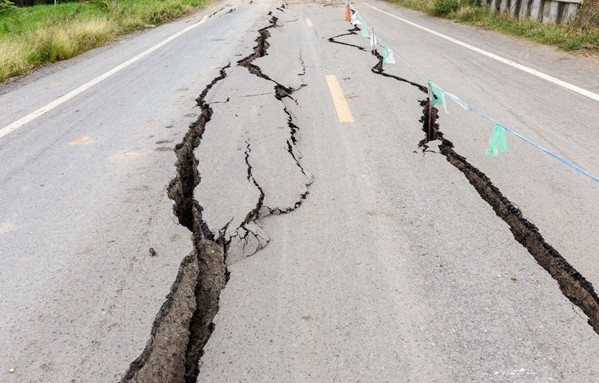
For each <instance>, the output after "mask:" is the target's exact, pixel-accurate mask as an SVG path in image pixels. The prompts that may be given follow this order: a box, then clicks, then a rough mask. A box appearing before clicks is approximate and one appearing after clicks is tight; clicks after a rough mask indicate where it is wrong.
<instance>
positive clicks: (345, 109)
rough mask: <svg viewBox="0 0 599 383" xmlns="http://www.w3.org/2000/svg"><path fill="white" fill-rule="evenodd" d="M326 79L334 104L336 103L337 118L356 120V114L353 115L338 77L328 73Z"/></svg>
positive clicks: (344, 120) (346, 121)
mask: <svg viewBox="0 0 599 383" xmlns="http://www.w3.org/2000/svg"><path fill="white" fill-rule="evenodd" d="M326 80H327V85H328V86H329V92H331V98H332V99H333V104H335V110H336V111H337V118H338V119H339V122H341V123H348V122H354V116H352V114H351V110H349V105H347V101H346V100H345V96H344V95H343V91H342V90H341V86H340V85H339V82H338V81H337V77H335V76H334V75H327V76H326Z"/></svg>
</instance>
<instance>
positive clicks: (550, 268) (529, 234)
mask: <svg viewBox="0 0 599 383" xmlns="http://www.w3.org/2000/svg"><path fill="white" fill-rule="evenodd" d="M355 30H357V28H355V29H354V30H350V31H349V33H345V34H341V35H337V36H334V37H332V38H329V42H332V43H335V44H342V45H347V46H351V47H354V48H357V49H359V50H361V51H365V49H364V48H362V47H360V46H357V45H353V44H348V43H343V42H339V41H335V40H334V39H335V38H337V37H341V36H348V35H352V34H356V33H355ZM352 32H353V33H352ZM372 54H373V55H374V56H376V57H377V59H378V62H377V64H376V65H375V66H374V67H373V68H372V72H373V73H376V74H379V75H381V76H384V77H387V78H392V79H394V80H397V81H400V82H405V83H408V84H410V85H412V86H415V87H417V88H418V89H419V90H421V91H422V92H424V93H427V94H428V88H427V87H426V86H424V85H421V84H417V83H414V82H411V81H408V80H406V79H403V78H401V77H398V76H394V75H391V74H387V73H384V70H383V57H382V56H381V55H380V54H379V53H378V52H377V51H376V50H373V51H372ZM419 104H420V106H421V107H422V117H421V118H420V120H419V122H420V123H421V124H422V131H423V132H424V133H425V137H424V139H422V140H421V141H420V142H419V144H418V146H419V147H421V148H423V150H424V151H426V150H427V149H428V147H429V146H428V144H429V143H430V142H431V141H440V142H441V143H440V145H439V150H440V153H441V154H442V155H444V156H445V157H446V159H447V161H448V162H449V163H450V164H451V165H453V166H454V167H455V168H456V169H458V170H459V171H460V172H462V173H463V174H464V176H465V177H466V179H467V180H468V182H469V183H470V184H471V185H472V186H473V187H474V188H475V189H476V191H477V192H478V194H479V195H480V196H481V198H482V199H483V200H484V201H486V202H487V203H488V204H489V205H490V206H491V207H492V208H493V210H494V211H495V214H497V216H498V217H499V218H501V219H502V220H503V221H504V222H505V223H507V224H508V225H509V227H510V231H511V232H512V234H513V236H514V239H515V240H516V241H517V242H518V243H520V244H521V245H522V246H524V247H525V248H526V249H527V250H528V252H529V253H530V254H531V255H532V256H533V258H534V259H535V260H536V261H537V263H538V264H539V265H540V266H541V267H542V268H543V269H545V271H547V272H548V273H549V275H551V277H552V278H553V279H555V281H556V282H557V283H558V285H559V287H560V290H561V291H562V294H563V295H564V296H565V297H566V298H568V299H569V300H570V302H572V303H573V304H574V305H576V306H578V307H579V308H580V309H581V310H582V311H583V312H584V313H585V314H586V315H587V317H588V323H589V325H590V326H591V327H592V328H593V330H594V331H595V332H596V333H597V334H599V297H598V296H597V293H596V292H595V290H594V288H593V285H592V284H591V283H590V282H589V281H587V280H586V279H585V278H584V276H582V274H580V273H579V272H578V271H577V270H576V269H575V268H574V267H573V266H572V265H571V264H570V263H569V262H568V261H567V260H566V259H565V258H564V257H563V256H562V255H561V254H560V253H559V252H558V251H557V250H556V249H554V248H553V247H552V246H551V245H549V244H548V243H547V242H546V241H545V239H544V238H543V236H542V235H541V233H540V232H539V229H538V228H537V227H536V226H535V225H534V224H533V223H532V222H530V221H528V220H527V219H526V218H524V217H523V215H522V212H521V211H520V209H519V208H517V207H516V206H515V205H514V204H513V203H512V202H511V201H509V200H508V199H507V198H506V197H505V196H504V195H503V194H502V193H501V191H500V190H499V189H498V188H497V187H496V186H495V185H493V183H492V182H491V180H490V179H489V177H487V176H486V175H485V174H484V173H483V172H482V171H480V170H479V169H477V168H476V167H474V166H473V165H472V164H470V163H469V162H468V161H467V160H466V158H465V157H463V156H461V155H459V154H458V153H456V151H455V150H454V145H453V143H452V142H451V141H449V140H447V139H446V138H445V137H444V136H443V132H441V130H440V125H439V123H438V118H439V114H438V110H437V108H435V107H434V106H433V105H432V102H431V100H430V95H429V96H428V97H427V98H426V99H423V100H420V101H419Z"/></svg>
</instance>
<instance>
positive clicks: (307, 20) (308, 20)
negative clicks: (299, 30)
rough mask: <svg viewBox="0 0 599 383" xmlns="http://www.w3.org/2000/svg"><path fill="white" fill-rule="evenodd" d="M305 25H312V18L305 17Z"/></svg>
mask: <svg viewBox="0 0 599 383" xmlns="http://www.w3.org/2000/svg"><path fill="white" fill-rule="evenodd" d="M306 25H307V26H308V27H309V28H310V27H313V26H314V24H312V20H310V19H309V18H307V17H306Z"/></svg>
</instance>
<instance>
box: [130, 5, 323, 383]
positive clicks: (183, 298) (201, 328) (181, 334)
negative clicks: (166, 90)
mask: <svg viewBox="0 0 599 383" xmlns="http://www.w3.org/2000/svg"><path fill="white" fill-rule="evenodd" d="M276 22H277V18H276V17H274V16H273V17H272V18H271V20H270V25H269V26H267V27H265V28H262V29H260V30H258V38H257V39H256V41H257V45H256V47H255V48H254V53H252V54H250V55H249V56H247V57H246V58H244V59H242V60H240V62H239V63H238V65H240V66H245V67H246V68H248V70H249V71H250V73H253V74H255V75H257V76H259V77H261V78H263V79H265V80H267V81H272V82H273V83H274V84H275V85H274V87H273V97H274V98H275V99H276V100H278V101H280V102H281V103H282V104H283V106H284V111H285V113H286V114H287V116H288V121H287V124H288V126H289V139H288V141H287V145H288V147H287V148H285V149H286V150H287V151H288V152H289V154H290V155H291V157H292V158H293V160H294V161H295V163H296V165H297V166H298V167H299V169H300V170H301V172H302V173H303V174H304V175H306V176H307V175H308V173H307V172H306V171H305V169H304V168H303V166H302V165H301V163H300V161H299V159H298V156H297V155H296V154H295V152H294V147H295V145H296V143H297V140H298V139H297V133H298V131H299V127H298V126H297V125H296V124H295V123H294V122H293V117H292V115H291V113H290V112H289V111H288V109H287V108H286V106H285V100H286V99H290V100H293V99H292V98H291V94H292V93H293V92H294V91H296V90H297V89H292V88H291V87H286V86H284V85H281V84H279V83H277V82H276V81H274V80H272V79H270V77H269V76H267V75H266V74H264V73H262V70H261V69H260V67H258V66H256V65H254V64H252V61H253V60H255V59H256V58H258V57H262V56H265V55H266V54H267V49H268V47H269V46H270V44H269V43H268V41H267V39H268V37H269V36H270V34H269V32H268V29H269V28H274V27H276V26H277V25H276ZM229 67H230V64H228V65H226V66H225V67H223V68H222V69H221V70H220V71H219V75H218V76H216V77H215V78H214V79H213V80H212V81H211V82H210V83H209V84H208V85H207V86H206V87H205V88H204V90H202V92H201V93H200V95H199V97H198V98H197V99H196V102H197V105H198V106H199V107H200V110H201V114H200V116H199V117H198V119H197V120H196V121H195V122H193V123H192V124H191V125H190V126H189V128H188V131H187V133H186V134H185V137H184V138H183V140H182V142H181V143H180V144H178V145H177V146H176V147H175V153H176V156H177V162H176V176H175V178H174V179H173V180H172V181H171V183H170V184H169V187H168V196H169V197H170V198H171V199H172V200H173V201H174V205H173V212H174V214H175V216H176V217H177V219H178V220H179V223H180V224H181V225H183V226H185V227H186V228H188V229H189V230H190V232H191V234H192V236H191V237H192V242H193V251H192V253H190V254H189V255H187V256H186V257H185V258H184V259H183V261H182V262H181V265H180V266H179V271H178V273H177V277H176V279H175V282H174V283H173V285H172V286H171V290H170V293H169V294H168V296H167V297H166V300H165V302H164V303H163V304H162V306H161V308H160V310H159V312H158V314H157V315H156V318H155V320H154V323H153V325H152V329H151V332H150V338H149V340H148V342H147V343H146V347H145V349H144V350H143V352H142V353H141V355H140V356H139V357H138V358H137V359H135V360H134V361H133V362H132V363H131V365H130V366H129V369H128V370H127V371H126V372H125V374H124V375H123V377H122V379H121V382H123V383H125V382H157V381H158V382H183V381H184V382H186V383H192V382H193V383H195V382H196V381H197V378H198V374H199V361H200V358H201V356H202V354H203V349H204V346H205V345H206V343H207V341H208V339H209V337H210V335H211V334H212V331H213V330H214V323H213V319H214V317H215V315H216V313H217V312H218V309H219V297H220V293H221V290H222V289H223V288H224V287H225V285H226V283H227V281H228V279H229V272H228V270H227V267H226V259H227V254H228V251H229V247H230V245H231V238H232V237H230V238H228V239H227V238H226V237H225V235H226V232H227V228H228V226H229V224H230V223H231V222H229V223H228V224H227V225H225V227H223V228H222V229H221V230H219V232H218V233H217V234H215V233H213V232H212V231H210V229H209V228H208V225H207V224H206V222H205V221H204V219H203V217H202V211H203V208H202V206H201V205H200V203H199V202H198V201H197V200H195V199H194V190H195V188H196V187H197V186H198V185H199V184H200V182H201V174H200V172H199V170H198V160H197V158H196V156H195V153H194V151H195V150H196V149H197V148H198V147H199V146H200V144H201V142H202V136H203V134H204V131H205V129H206V125H207V124H208V122H209V121H210V120H211V118H212V114H213V110H212V108H211V107H210V104H208V103H207V102H206V96H207V94H208V92H209V91H210V89H212V87H213V86H214V85H216V84H217V83H218V82H220V81H223V80H224V79H225V78H226V77H227V71H226V70H227V69H228V68H229ZM304 85H305V84H302V86H301V87H300V89H301V88H302V87H303V86H304ZM293 101H294V102H296V101H295V100H293ZM296 103H297V102H296ZM246 144H247V149H246V152H245V162H246V165H247V166H248V176H247V179H248V181H249V182H252V184H253V185H254V186H255V187H256V188H257V189H258V190H259V192H260V197H259V198H258V201H257V203H256V206H255V207H254V208H253V209H252V210H251V211H249V212H248V213H247V215H246V216H245V218H244V220H243V221H242V222H241V224H240V225H239V227H238V228H237V229H236V233H237V234H236V235H238V236H239V237H240V239H241V240H242V241H243V240H245V241H246V242H247V237H248V236H249V235H253V236H255V237H256V238H258V240H260V239H264V238H261V234H260V233H255V232H254V231H252V229H250V228H248V225H249V224H250V223H253V222H254V221H256V220H258V219H259V218H263V217H264V216H266V215H269V214H284V213H289V212H291V211H293V210H295V209H297V208H299V206H300V205H301V203H302V202H303V200H305V199H306V198H307V196H308V191H307V190H306V191H305V192H303V193H301V195H300V197H299V200H298V201H297V202H296V203H295V204H294V205H293V206H290V207H286V208H269V207H265V206H263V201H264V198H265V193H264V190H263V189H262V187H261V186H260V184H258V182H257V181H256V180H255V178H254V176H253V170H252V169H253V168H252V166H251V162H250V153H251V145H250V141H249V140H248V141H247V142H246ZM312 182H313V178H312V177H311V176H309V181H308V182H307V183H306V189H307V188H308V187H309V186H310V185H311V184H312ZM240 231H242V233H240ZM244 237H245V238H244ZM269 241H270V238H268V239H267V240H266V241H265V243H264V244H263V245H262V246H261V247H259V248H258V249H257V250H256V251H258V250H260V249H262V248H263V247H264V246H266V244H268V242H269Z"/></svg>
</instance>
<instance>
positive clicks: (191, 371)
mask: <svg viewBox="0 0 599 383" xmlns="http://www.w3.org/2000/svg"><path fill="white" fill-rule="evenodd" d="M229 66H230V64H228V65H227V66H225V67H224V68H222V69H221V70H220V72H219V75H218V76H217V77H215V78H214V79H213V80H212V81H211V82H210V84H208V85H207V86H206V88H204V90H203V91H202V93H201V94H200V96H199V97H198V98H197V100H196V101H197V104H198V106H199V107H200V109H201V114H200V116H199V117H198V119H197V120H196V121H195V122H193V123H192V124H191V125H190V126H189V129H188V131H187V133H186V134H185V137H184V138H183V141H182V142H181V143H180V144H178V145H177V146H176V147H175V153H176V156H177V163H176V169H177V172H176V176H175V178H174V179H173V180H172V181H171V183H170V184H169V187H168V196H169V197H170V198H171V199H172V200H173V201H174V206H173V212H174V213H175V215H176V216H177V218H178V220H179V223H180V224H181V225H183V226H185V227H186V228H188V229H189V230H190V231H191V233H192V241H193V251H192V253H191V254H189V255H188V256H186V257H185V258H184V260H183V262H182V263H181V265H180V267H179V272H178V274H177V278H176V280H175V282H174V283H173V285H172V287H171V292H170V293H169V295H168V296H167V298H166V301H165V303H164V304H163V305H162V307H161V308H160V311H159V312H158V315H157V316H156V318H155V320H154V323H153V325H152V330H151V335H150V339H149V340H148V342H147V344H146V347H145V349H144V351H143V352H142V354H141V355H140V356H139V357H138V358H137V359H136V360H135V361H133V362H132V363H131V365H130V367H129V370H128V371H127V372H126V373H125V375H124V376H123V378H122V380H121V381H122V382H156V381H159V382H181V381H185V382H188V383H189V382H194V383H195V382H196V380H197V375H198V372H199V371H198V368H199V359H200V357H201V354H202V349H203V347H204V345H205V344H206V342H207V341H208V338H209V337H210V334H211V333H212V331H213V329H214V325H213V323H212V320H213V319H214V316H215V315H216V313H217V312H218V299H219V296H220V291H221V290H222V288H223V287H224V285H225V283H226V280H227V276H228V272H227V269H226V266H225V262H224V259H225V255H226V243H224V242H223V241H222V240H220V239H216V240H215V237H214V234H213V233H212V232H210V230H209V229H208V226H207V225H206V223H205V222H204V220H203V219H202V210H203V209H202V206H201V205H200V204H199V203H198V201H196V200H195V199H194V196H193V193H194V190H195V187H196V186H197V185H199V183H200V181H201V176H200V173H199V171H198V167H197V165H198V161H197V159H196V157H195V154H194V150H195V149H196V148H197V147H198V146H199V145H200V143H201V140H202V135H203V134H204V130H205V127H206V124H207V123H208V122H209V121H210V119H211V118H212V109H211V108H210V105H209V104H207V103H206V101H205V97H206V95H207V94H208V92H209V91H210V89H211V88H212V87H213V86H214V85H215V84H216V83H217V82H219V81H221V80H223V79H224V78H225V77H226V75H227V74H226V69H227V68H228V67H229Z"/></svg>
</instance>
